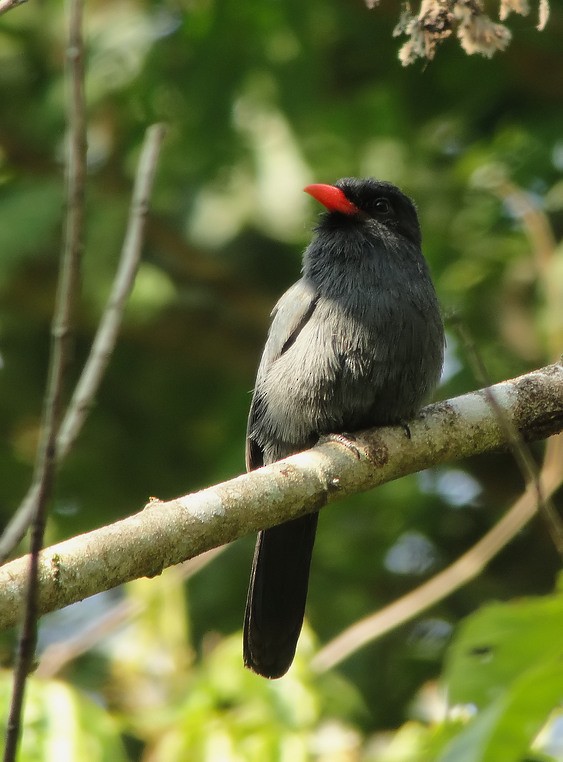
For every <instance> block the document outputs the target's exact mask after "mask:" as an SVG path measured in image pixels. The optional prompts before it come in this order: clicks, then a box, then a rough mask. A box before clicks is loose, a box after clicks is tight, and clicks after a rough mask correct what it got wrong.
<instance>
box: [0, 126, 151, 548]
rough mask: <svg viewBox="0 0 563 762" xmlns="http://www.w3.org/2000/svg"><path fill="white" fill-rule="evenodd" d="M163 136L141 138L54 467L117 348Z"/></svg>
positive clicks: (12, 531) (9, 542)
mask: <svg viewBox="0 0 563 762" xmlns="http://www.w3.org/2000/svg"><path fill="white" fill-rule="evenodd" d="M164 133H165V129H164V126H163V125H160V124H156V125H153V126H152V127H149V128H148V130H147V132H146V134H145V139H144V142H143V147H142V149H141V155H140V158H139V164H138V167H137V173H136V176H135V185H134V189H133V196H132V199H131V205H130V209H129V221H128V225H127V231H126V234H125V239H124V242H123V247H122V249H121V255H120V260H119V266H118V269H117V272H116V275H115V278H114V282H113V285H112V288H111V292H110V296H109V298H108V301H107V304H106V307H105V309H104V313H103V315H102V318H101V320H100V324H99V327H98V330H97V332H96V336H95V338H94V342H93V344H92V349H91V351H90V355H89V357H88V359H87V361H86V364H85V366H84V369H83V371H82V374H81V376H80V379H79V381H78V383H77V385H76V389H75V391H74V394H73V396H72V399H71V401H70V404H69V407H68V409H67V412H66V414H65V416H64V418H63V421H62V423H61V426H60V429H59V433H58V436H57V441H56V458H57V463H60V462H61V461H62V460H64V458H65V457H66V456H67V455H68V453H69V451H70V449H71V447H72V445H73V444H74V442H75V441H76V438H77V436H78V434H79V433H80V430H81V428H82V426H83V424H84V421H85V419H86V416H87V414H88V412H89V411H90V408H91V406H92V403H93V400H94V397H95V395H96V393H97V391H98V388H99V386H100V383H101V380H102V378H103V375H104V372H105V370H106V368H107V365H108V362H109V359H110V357H111V354H112V352H113V349H114V347H115V342H116V339H117V334H118V332H119V328H120V325H121V321H122V319H123V311H124V309H125V305H126V302H127V298H128V296H129V294H130V292H131V288H132V286H133V282H134V278H135V273H136V271H137V267H138V264H139V258H140V255H141V244H142V240H143V233H144V228H145V222H146V215H147V210H148V202H149V197H150V193H151V190H152V185H153V181H154V175H155V172H156V164H157V160H158V154H159V151H160V146H161V144H162V140H163V137H164ZM37 498H38V491H37V487H36V485H33V486H32V487H31V489H30V490H29V492H28V493H27V495H26V496H25V498H24V500H23V502H22V504H21V505H20V507H19V508H18V511H17V512H16V514H15V515H14V517H13V518H12V520H11V521H10V523H9V524H8V526H7V528H6V530H5V531H4V534H3V535H2V538H1V539H0V563H1V562H2V561H4V560H5V559H6V558H7V556H8V555H9V554H10V553H11V551H12V550H13V548H14V547H15V546H16V545H17V544H18V543H19V542H20V540H21V539H22V537H23V536H24V534H25V532H26V531H27V528H28V526H29V522H30V517H31V515H32V513H33V510H34V506H35V505H36V504H37Z"/></svg>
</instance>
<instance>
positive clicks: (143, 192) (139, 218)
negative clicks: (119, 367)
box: [57, 124, 165, 458]
mask: <svg viewBox="0 0 563 762" xmlns="http://www.w3.org/2000/svg"><path fill="white" fill-rule="evenodd" d="M164 134H165V128H164V125H162V124H154V125H152V126H151V127H149V128H148V129H147V131H146V134H145V139H144V142H143V147H142V150H141V155H140V158H139V164H138V168H137V174H136V177H135V185H134V188H133V196H132V199H131V206H130V209H129V221H128V224H127V231H126V234H125V240H124V242H123V247H122V250H121V256H120V262H119V267H118V270H117V273H116V276H115V280H114V282H113V286H112V290H111V293H110V296H109V299H108V301H107V304H106V307H105V310H104V314H103V315H102V319H101V321H100V325H99V327H98V331H97V333H96V337H95V339H94V342H93V344H92V349H91V351H90V355H89V357H88V360H87V361H86V364H85V366H84V370H83V371H82V375H81V376H80V379H79V381H78V383H77V385H76V389H75V391H74V394H73V396H72V400H71V402H70V405H69V408H68V410H67V413H66V415H65V417H64V420H63V422H62V424H61V429H60V432H59V438H58V440H57V450H58V457H59V458H64V457H65V456H66V455H67V453H68V452H69V450H70V449H71V447H72V445H73V444H74V442H75V441H76V438H77V436H78V434H79V432H80V429H81V428H82V425H83V423H84V420H85V418H86V416H87V414H88V412H89V411H90V409H91V407H92V404H93V401H94V397H95V395H96V392H97V391H98V388H99V386H100V382H101V380H102V377H103V374H104V372H105V370H106V368H107V365H108V362H109V359H110V357H111V354H112V352H113V349H114V347H115V342H116V340H117V335H118V333H119V328H120V326H121V321H122V318H123V311H124V309H125V305H126V303H127V298H128V296H129V294H130V292H131V288H132V287H133V282H134V279H135V274H136V272H137V267H138V264H139V259H140V256H141V249H142V242H143V235H144V229H145V222H146V217H147V212H148V204H149V198H150V194H151V190H152V185H153V180H154V176H155V172H156V165H157V160H158V154H159V151H160V146H161V144H162V140H163V138H164Z"/></svg>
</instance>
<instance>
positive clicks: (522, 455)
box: [455, 322, 563, 555]
mask: <svg viewBox="0 0 563 762" xmlns="http://www.w3.org/2000/svg"><path fill="white" fill-rule="evenodd" d="M455 328H456V331H457V334H458V336H459V338H460V340H461V341H462V343H463V345H464V347H465V350H466V352H467V354H468V357H469V361H470V364H471V366H472V368H473V374H474V375H475V378H476V379H477V381H478V382H479V383H480V384H481V385H482V386H484V387H485V393H486V395H487V399H488V401H489V405H490V406H491V409H492V410H493V411H494V413H495V415H496V416H497V418H498V421H499V424H500V425H501V426H502V428H503V429H504V431H505V432H506V437H507V440H508V444H509V447H510V451H511V453H512V456H513V458H514V460H515V461H516V464H517V466H518V468H519V469H520V472H521V474H522V477H523V479H524V482H525V484H526V487H527V488H528V487H530V488H533V489H534V490H535V492H536V502H537V505H538V508H539V511H540V514H541V515H542V516H543V517H544V519H545V521H546V524H547V527H548V529H549V533H550V536H551V539H552V541H553V544H554V545H555V548H556V550H557V552H558V553H559V555H563V526H562V525H561V522H560V520H559V516H558V514H557V511H556V509H555V506H554V505H553V503H552V501H551V500H550V499H549V498H548V497H545V496H544V495H543V493H542V487H541V482H540V477H539V470H538V467H537V465H536V462H535V460H534V459H533V457H532V455H531V453H530V450H529V448H528V446H527V445H526V443H525V442H524V439H523V438H522V435H521V434H520V432H519V431H518V429H517V428H516V427H515V426H514V424H513V423H512V421H511V420H510V418H509V417H508V416H507V415H506V414H505V411H504V410H503V409H502V406H501V405H500V404H499V402H498V400H497V399H496V397H495V393H494V391H493V389H492V388H491V387H490V383H491V381H490V378H489V376H488V373H487V370H486V368H485V365H484V363H483V359H482V357H481V355H480V353H479V350H478V349H477V347H476V345H475V342H474V341H473V337H472V336H471V335H470V334H469V331H468V329H467V327H466V326H464V325H462V324H461V323H460V322H457V323H456V324H455Z"/></svg>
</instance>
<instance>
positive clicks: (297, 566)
mask: <svg viewBox="0 0 563 762" xmlns="http://www.w3.org/2000/svg"><path fill="white" fill-rule="evenodd" d="M318 516H319V515H318V513H311V514H307V515H306V516H302V517H300V518H298V519H294V520H293V521H288V522H286V523H285V524H281V525H280V526H277V527H272V528H271V529H266V530H264V531H262V532H260V533H259V534H258V540H257V542H256V549H255V551H254V561H253V563H252V572H251V575H250V586H249V589H248V598H247V600H246V612H245V616H244V664H245V666H247V667H249V668H250V669H251V670H253V671H254V672H256V673H257V674H259V675H262V676H263V677H270V678H275V677H281V676H282V675H284V674H285V673H286V672H287V670H288V669H289V667H290V665H291V662H292V661H293V656H294V654H295V647H296V645H297V640H298V638H299V633H300V632H301V625H302V624H303V615H304V613H305V601H306V599H307V587H308V584H309V567H310V565H311V555H312V553H313V545H314V543H315V532H316V529H317V521H318Z"/></svg>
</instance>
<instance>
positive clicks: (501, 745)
mask: <svg viewBox="0 0 563 762" xmlns="http://www.w3.org/2000/svg"><path fill="white" fill-rule="evenodd" d="M561 701H563V660H561V659H551V660H548V661H546V662H544V663H543V664H541V665H540V666H537V667H534V668H532V669H529V670H527V671H526V672H524V674H522V675H521V676H520V677H519V678H517V679H516V680H515V681H514V683H513V685H512V686H511V687H510V688H509V689H508V690H506V691H505V692H504V694H503V695H502V696H500V697H499V698H498V699H497V700H496V701H494V702H493V703H492V704H491V705H490V706H489V707H488V708H487V709H486V710H484V711H483V712H480V713H479V714H478V715H477V717H475V719H473V720H472V721H471V722H470V724H469V725H468V727H467V728H466V729H465V730H464V731H462V732H461V733H460V734H459V735H458V736H457V737H456V738H455V740H454V741H453V742H452V743H451V744H450V745H449V746H448V747H447V748H446V751H445V752H444V754H442V756H440V758H439V762H498V761H499V760H502V762H520V761H521V760H522V759H523V757H524V755H525V754H526V752H527V751H528V749H529V747H530V744H531V743H532V741H533V740H534V738H535V737H536V735H537V734H538V732H539V730H540V729H541V727H542V726H543V725H544V724H545V721H546V719H547V717H548V715H549V713H550V712H551V710H552V709H553V708H554V707H555V706H556V705H557V704H558V703H559V702H561Z"/></svg>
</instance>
